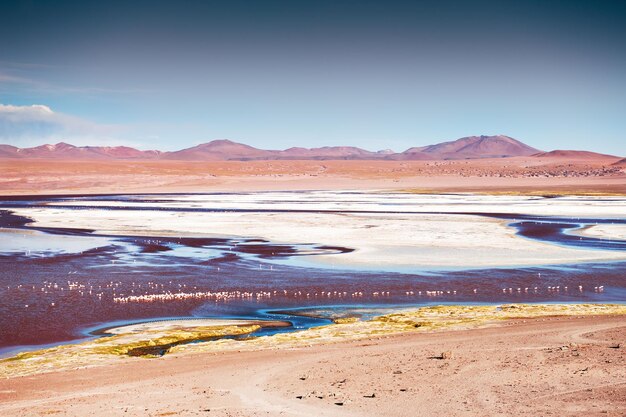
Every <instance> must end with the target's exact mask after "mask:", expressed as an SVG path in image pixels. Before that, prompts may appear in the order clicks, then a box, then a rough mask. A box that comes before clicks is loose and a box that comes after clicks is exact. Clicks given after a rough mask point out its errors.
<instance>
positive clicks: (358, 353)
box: [0, 316, 626, 416]
mask: <svg viewBox="0 0 626 417" xmlns="http://www.w3.org/2000/svg"><path fill="white" fill-rule="evenodd" d="M625 341H626V321H625V320H624V316H612V317H584V318H581V317H559V318H556V317H553V318H543V319H532V320H516V321H509V322H504V323H502V324H499V325H498V326H496V327H488V328H482V329H474V330H459V331H445V332H439V333H419V334H418V333H413V334H403V335H399V336H388V337H381V338H374V339H368V340H359V341H352V342H342V343H338V344H330V345H317V346H312V347H304V348H296V349H286V348H280V349H277V350H260V351H244V352H221V353H203V354H193V355H171V356H165V357H163V358H160V359H145V360H140V361H138V360H133V361H129V362H128V363H121V364H115V365H111V366H106V367H97V368H86V369H78V370H73V371H64V372H56V373H49V374H40V375H34V376H29V377H19V378H12V379H6V380H3V381H0V414H1V415H14V416H42V415H60V416H61V415H63V416H85V415H98V416H100V415H102V416H104V415H106V416H116V415H119V416H145V415H150V416H169V415H181V416H186V415H206V416H343V415H345V416H366V415H371V416H420V415H424V416H426V415H447V416H466V415H467V416H470V415H471V416H474V415H479V416H485V415H527V416H537V415H558V416H563V415H572V416H596V415H597V416H618V415H624V414H625V413H626V368H625V367H624V366H623V364H624V363H625V359H626V351H625V345H624V342H625ZM445 351H449V352H451V354H452V357H451V358H450V359H438V358H437V357H438V356H439V355H440V354H441V353H442V352H445ZM620 364H622V365H620Z"/></svg>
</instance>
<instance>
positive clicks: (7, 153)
mask: <svg viewBox="0 0 626 417" xmlns="http://www.w3.org/2000/svg"><path fill="white" fill-rule="evenodd" d="M160 154H161V152H159V151H140V150H137V149H134V148H129V147H127V146H80V147H79V146H74V145H70V144H68V143H64V142H59V143H57V144H55V145H41V146H36V147H34V148H16V147H15V146H10V145H0V157H5V158H6V157H8V158H37V159H157V158H158V157H159V155H160Z"/></svg>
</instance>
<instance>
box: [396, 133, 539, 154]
mask: <svg viewBox="0 0 626 417" xmlns="http://www.w3.org/2000/svg"><path fill="white" fill-rule="evenodd" d="M416 152H421V153H423V154H427V155H431V156H432V157H433V158H432V159H473V158H502V157H508V156H528V155H533V154H536V153H538V152H540V151H539V150H538V149H535V148H532V147H530V146H528V145H526V144H524V143H522V142H520V141H518V140H516V139H513V138H511V137H508V136H504V135H497V136H468V137H464V138H461V139H457V140H455V141H451V142H443V143H438V144H436V145H429V146H424V147H421V148H410V149H407V150H406V151H404V152H403V153H405V154H407V153H409V154H411V153H413V154H415V153H416Z"/></svg>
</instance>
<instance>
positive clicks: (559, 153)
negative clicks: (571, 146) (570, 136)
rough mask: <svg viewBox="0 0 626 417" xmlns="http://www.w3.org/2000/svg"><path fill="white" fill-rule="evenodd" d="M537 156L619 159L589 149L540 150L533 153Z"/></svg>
mask: <svg viewBox="0 0 626 417" xmlns="http://www.w3.org/2000/svg"><path fill="white" fill-rule="evenodd" d="M533 156H534V157H537V158H564V159H607V158H608V159H611V158H613V159H619V156H615V155H606V154H603V153H596V152H589V151H570V150H561V149H558V150H555V151H550V152H540V153H537V154H535V155H533Z"/></svg>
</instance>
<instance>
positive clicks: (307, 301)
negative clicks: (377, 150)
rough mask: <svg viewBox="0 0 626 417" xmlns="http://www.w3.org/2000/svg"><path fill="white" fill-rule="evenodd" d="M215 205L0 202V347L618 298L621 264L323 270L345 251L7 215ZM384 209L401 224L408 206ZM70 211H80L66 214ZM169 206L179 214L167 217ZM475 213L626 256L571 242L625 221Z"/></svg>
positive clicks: (624, 270)
mask: <svg viewBox="0 0 626 417" xmlns="http://www.w3.org/2000/svg"><path fill="white" fill-rule="evenodd" d="M220 196H221V197H220V199H221V200H220V201H218V202H217V203H216V204H217V205H218V206H220V207H221V208H218V207H216V208H211V207H207V205H208V203H207V201H206V200H205V199H204V196H202V195H200V196H198V195H190V196H186V195H182V196H173V195H168V196H105V197H99V198H95V199H94V198H93V197H90V198H88V199H87V198H85V199H81V198H60V199H58V198H57V199H51V198H46V199H41V198H32V199H29V198H22V199H20V200H15V199H8V198H5V199H4V201H1V202H0V209H2V208H4V210H3V211H1V212H0V227H2V228H6V229H10V230H9V231H8V232H7V231H5V232H2V231H0V239H2V243H0V349H3V350H4V351H5V352H7V351H8V350H14V349H15V348H16V347H17V346H21V347H20V349H23V346H27V345H43V344H54V343H59V342H64V341H72V340H78V339H82V338H85V337H90V334H92V332H93V330H94V329H98V328H102V327H108V326H110V325H111V324H112V323H122V324H124V323H132V322H137V321H143V320H151V319H157V318H167V317H170V318H172V317H220V318H224V317H229V318H255V319H277V318H279V319H286V320H288V321H291V322H292V323H293V327H292V328H288V329H263V330H262V331H260V332H259V333H257V334H256V335H255V336H258V335H263V334H271V333H272V332H278V331H293V330H295V329H300V328H307V327H311V326H315V325H320V324H324V323H328V321H327V320H326V319H324V318H321V319H320V318H315V317H312V318H311V317H303V316H301V315H300V313H301V312H302V309H303V308H304V309H311V308H319V307H321V308H322V309H326V310H329V309H330V310H331V311H333V312H334V313H333V314H339V315H340V314H343V313H342V312H344V313H345V311H350V312H351V313H350V314H358V313H356V312H355V311H356V310H354V309H355V308H358V309H360V310H361V311H369V312H370V313H367V314H373V313H371V312H372V311H373V312H378V311H386V309H387V308H393V309H397V308H403V307H408V306H418V305H425V304H432V303H460V304H469V303H499V302H624V301H625V300H626V278H625V276H626V262H603V263H581V264H568V265H558V266H556V265H537V266H530V267H528V266H526V267H519V268H472V269H462V268H460V269H455V270H406V271H389V270H387V271H376V270H373V269H372V268H368V269H363V268H359V267H357V266H354V267H353V268H351V267H350V266H347V267H345V266H344V269H336V268H332V267H324V268H321V267H313V265H315V264H314V263H312V262H308V260H309V259H314V257H315V256H316V255H320V254H335V255H336V256H342V254H343V253H348V252H350V251H352V250H353V249H354V248H345V247H337V246H328V245H322V244H315V243H306V244H304V243H303V244H284V243H276V242H269V241H266V240H264V239H259V238H258V237H249V238H245V237H244V238H237V239H233V238H203V237H185V236H180V237H163V236H151V237H147V236H124V237H121V236H113V235H97V236H96V235H94V233H93V232H92V231H90V230H85V229H74V228H71V227H63V228H45V227H37V226H36V225H31V224H29V219H28V218H24V217H20V216H15V215H13V214H11V213H10V208H11V207H24V206H40V207H42V204H47V203H50V202H56V203H62V204H63V205H64V206H65V207H66V209H70V210H84V209H86V208H89V202H92V201H94V200H96V201H100V202H106V203H116V204H117V203H120V202H122V203H124V205H123V206H120V207H118V208H115V206H113V207H106V209H107V210H116V209H120V210H121V209H124V210H129V209H130V210H144V209H147V207H145V206H141V205H142V204H146V203H149V204H150V205H156V206H158V205H159V204H161V203H162V202H164V203H166V204H167V206H165V207H159V208H158V209H159V210H161V209H162V210H181V211H186V210H187V211H188V210H223V207H224V206H227V202H228V199H229V198H230V196H229V195H220ZM288 196H289V198H290V199H291V201H290V204H294V205H295V206H296V207H298V206H297V204H298V201H300V199H302V201H304V203H305V204H306V205H308V206H306V207H302V208H299V209H298V208H296V209H297V210H301V211H302V210H313V211H312V212H315V211H314V205H315V203H316V201H323V202H324V203H325V204H328V202H329V198H330V197H329V196H327V195H324V196H319V195H318V196H311V195H310V194H308V193H289V194H288ZM212 198H213V200H214V199H215V195H213V196H212ZM390 198H391V200H390V202H389V204H392V205H393V208H394V210H396V211H394V213H397V208H398V206H399V205H403V204H405V202H404V197H402V196H392V197H390ZM437 198H439V197H436V198H435V199H437ZM446 198H448V199H449V197H446ZM364 199H365V200H367V196H365V197H364V196H363V194H354V193H352V194H347V193H345V194H341V204H337V207H335V208H333V210H340V207H342V206H343V205H345V204H351V205H352V206H351V210H352V211H355V210H361V211H363V210H364V209H367V210H370V211H375V212H376V213H385V207H382V208H381V207H380V204H377V205H376V204H374V202H368V201H365V203H364V202H363V200H364ZM190 200H191V201H196V200H201V204H200V203H198V204H200V205H202V207H189V206H190V205H193V204H196V203H191V202H190ZM213 200H211V201H213ZM222 200H223V201H222ZM76 202H81V203H82V204H86V205H73V204H74V203H76ZM172 202H174V203H175V204H176V205H178V206H177V207H172V206H171V204H172ZM346 202H347V203H346ZM129 203H134V204H138V205H139V206H140V207H129V206H128V204H129ZM479 203H480V202H479V201H477V202H475V203H474V204H477V205H478V204H479ZM609 203H610V202H609ZM609 203H606V204H609ZM246 204H249V205H250V207H248V208H245V209H243V210H248V211H250V212H255V211H259V210H275V209H274V208H272V207H271V206H270V205H269V204H270V203H268V202H267V201H265V200H263V199H259V198H258V196H256V195H251V196H250V202H248V203H246ZM603 204H604V203H603ZM43 207H45V206H43ZM99 209H100V208H99ZM151 209H153V210H154V209H155V207H152V206H151ZM229 210H232V207H231V208H230V209H229ZM406 213H407V214H410V213H411V212H410V211H407V212H406ZM433 213H434V212H433ZM459 214H463V213H459ZM471 215H474V216H475V215H477V213H475V212H473V213H471ZM480 215H484V216H489V217H497V218H499V219H503V220H505V221H507V223H508V224H509V226H510V227H512V228H514V229H515V230H516V231H517V233H518V234H519V235H520V236H523V237H524V238H526V239H532V240H537V241H542V242H544V243H545V244H549V245H563V246H568V247H576V248H585V249H594V250H595V249H603V250H612V251H624V250H625V249H626V248H625V246H624V245H625V244H626V242H624V241H619V240H614V239H613V240H611V239H600V238H593V237H585V236H577V235H572V234H568V232H569V231H571V230H574V229H576V228H579V227H582V226H585V225H591V224H596V223H599V222H600V223H601V222H611V223H616V222H617V223H620V224H623V223H625V222H626V220H625V219H623V218H618V217H611V218H606V219H603V218H597V217H585V218H580V217H569V216H554V217H550V216H538V215H519V214H502V213H491V212H489V213H482V214H480ZM241 234H242V235H243V234H244V233H243V231H242V233H241ZM344 310H345V311H344ZM276 311H281V313H276ZM320 315H321V313H320ZM321 316H323V315H321Z"/></svg>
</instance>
